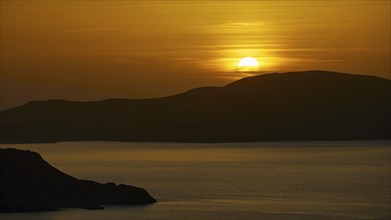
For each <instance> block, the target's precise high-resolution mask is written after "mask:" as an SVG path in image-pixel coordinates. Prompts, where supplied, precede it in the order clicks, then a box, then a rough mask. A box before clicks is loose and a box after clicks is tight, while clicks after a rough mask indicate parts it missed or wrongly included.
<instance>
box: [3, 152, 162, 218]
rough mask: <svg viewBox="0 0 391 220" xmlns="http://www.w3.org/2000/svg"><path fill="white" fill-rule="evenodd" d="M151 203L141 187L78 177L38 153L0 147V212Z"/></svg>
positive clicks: (152, 199) (151, 199)
mask: <svg viewBox="0 0 391 220" xmlns="http://www.w3.org/2000/svg"><path fill="white" fill-rule="evenodd" d="M154 202H156V200H155V199H154V198H152V197H151V196H150V195H149V194H148V192H147V191H145V190H144V189H142V188H137V187H134V186H129V185H116V184H114V183H106V184H100V183H97V182H93V181H87V180H78V179H76V178H74V177H72V176H69V175H67V174H65V173H62V172H61V171H59V170H57V169H56V168H54V167H52V166H51V165H50V164H49V163H47V162H46V161H44V160H43V159H42V157H41V156H40V155H39V154H38V153H35V152H31V151H23V150H17V149H1V148H0V212H29V211H48V210H57V209H61V208H84V209H103V207H102V206H101V205H102V204H107V205H108V204H150V203H154Z"/></svg>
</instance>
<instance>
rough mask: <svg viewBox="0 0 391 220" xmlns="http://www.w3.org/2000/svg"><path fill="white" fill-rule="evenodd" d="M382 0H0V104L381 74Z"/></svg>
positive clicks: (385, 55)
mask: <svg viewBox="0 0 391 220" xmlns="http://www.w3.org/2000/svg"><path fill="white" fill-rule="evenodd" d="M390 29H391V28H390V1H388V0H384V1H375V0H369V1H365V0H357V1H330V0H329V1H206V0H205V1H31V0H29V1H17V0H14V1H11V0H1V45H0V46H1V78H0V83H1V90H0V92H1V94H0V98H1V99H0V100H1V101H0V107H1V108H2V109H4V108H9V107H12V106H16V105H20V104H23V103H25V102H27V101H29V100H42V99H58V98H59V99H69V100H98V99H105V98H114V97H115V98H145V97H156V96H165V95H171V94H175V93H179V92H183V91H185V90H188V89H191V88H193V87H199V86H210V85H217V86H218V85H225V84H227V83H229V82H231V81H233V80H236V79H239V78H242V77H244V76H247V75H249V74H248V73H241V72H237V71H235V69H236V65H237V63H238V61H239V60H240V59H241V58H243V57H247V56H250V57H254V58H256V59H257V60H258V61H259V63H260V67H259V69H260V70H261V71H262V72H285V71H297V70H310V69H322V70H332V71H342V72H349V73H358V74H370V75H376V76H380V77H384V78H391V67H390V59H391V57H390V38H391V36H390Z"/></svg>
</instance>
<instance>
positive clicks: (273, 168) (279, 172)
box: [0, 141, 391, 220]
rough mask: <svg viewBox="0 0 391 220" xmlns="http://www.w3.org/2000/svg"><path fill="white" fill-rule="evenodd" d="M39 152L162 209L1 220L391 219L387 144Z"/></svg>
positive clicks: (74, 145) (110, 146)
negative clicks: (132, 190) (141, 191)
mask: <svg viewBox="0 0 391 220" xmlns="http://www.w3.org/2000/svg"><path fill="white" fill-rule="evenodd" d="M1 147H15V148H19V149H30V150H34V151H37V152H39V153H40V154H41V155H42V156H43V157H44V158H45V159H46V160H47V161H48V162H49V163H51V164H52V165H54V166H55V167H57V168H59V169H60V170H62V171H64V172H65V173H68V174H70V175H72V176H75V177H77V178H80V179H92V180H96V181H99V182H116V183H125V184H130V185H135V186H140V187H143V188H145V189H147V190H148V192H149V193H150V194H151V195H152V196H154V197H155V198H156V199H157V200H158V203H156V204H153V205H148V206H136V207H131V206H105V208H106V209H105V210H96V211H89V210H82V209H67V210H63V211H57V212H42V213H16V214H0V219H7V220H16V219H29V220H38V219H39V220H49V219H53V220H70V219H75V220H79V219H80V220H82V219H83V220H109V219H118V220H122V219H123V220H125V219H126V220H127V219H156V220H160V219H167V220H174V219H181V220H182V219H272V220H275V219H284V220H286V219H299V220H301V219H311V220H314V219H330V220H333V219H390V217H391V207H390V206H391V194H390V189H391V179H390V177H391V168H390V167H391V166H390V165H391V143H390V142H389V141H376V142H368V141H361V142H278V143H234V144H188V143H122V142H64V143H54V144H28V145H24V144H23V145H21V144H18V145H2V146H1Z"/></svg>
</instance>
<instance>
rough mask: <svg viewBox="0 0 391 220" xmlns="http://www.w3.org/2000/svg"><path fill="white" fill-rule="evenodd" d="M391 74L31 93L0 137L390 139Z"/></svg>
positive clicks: (299, 75)
mask: <svg viewBox="0 0 391 220" xmlns="http://www.w3.org/2000/svg"><path fill="white" fill-rule="evenodd" d="M390 112H391V81H390V80H388V79H382V78H378V77H374V76H364V75H353V74H346V73H337V72H327V71H303V72H289V73H273V74H265V75H257V76H253V77H248V78H243V79H241V80H238V81H236V82H233V83H231V84H228V85H226V86H224V87H203V88H196V89H192V90H189V91H187V92H185V93H181V94H178V95H173V96H169V97H162V98H153V99H108V100H103V101H94V102H73V101H65V100H48V101H32V102H29V103H27V104H25V105H22V106H19V107H16V108H12V109H7V110H4V111H1V120H0V129H1V134H0V135H1V136H0V140H1V142H2V143H34V142H58V141H152V142H165V141H167V142H168V141H170V142H171V141H173V142H250V141H292V140H376V139H391V134H390V132H389V131H390V130H391V116H390Z"/></svg>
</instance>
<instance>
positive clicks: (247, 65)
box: [237, 57, 259, 71]
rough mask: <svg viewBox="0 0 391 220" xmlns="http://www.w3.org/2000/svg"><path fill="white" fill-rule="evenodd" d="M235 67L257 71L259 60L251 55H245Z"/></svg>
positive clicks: (240, 69)
mask: <svg viewBox="0 0 391 220" xmlns="http://www.w3.org/2000/svg"><path fill="white" fill-rule="evenodd" d="M237 67H238V70H239V71H257V70H258V69H259V62H258V61H257V60H256V59H254V58H252V57H245V58H242V59H241V60H240V61H239V63H238V66H237Z"/></svg>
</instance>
